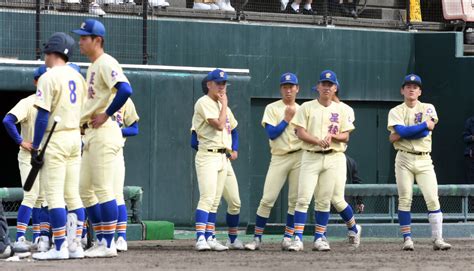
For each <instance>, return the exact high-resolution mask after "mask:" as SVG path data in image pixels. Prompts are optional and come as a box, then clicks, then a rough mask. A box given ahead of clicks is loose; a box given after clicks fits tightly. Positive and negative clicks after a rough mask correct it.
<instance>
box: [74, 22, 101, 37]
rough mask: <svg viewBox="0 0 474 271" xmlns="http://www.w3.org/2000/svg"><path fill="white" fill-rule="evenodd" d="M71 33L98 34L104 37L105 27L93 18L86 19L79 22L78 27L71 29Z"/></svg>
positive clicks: (80, 34)
mask: <svg viewBox="0 0 474 271" xmlns="http://www.w3.org/2000/svg"><path fill="white" fill-rule="evenodd" d="M72 32H73V33H75V34H77V35H79V36H92V35H94V36H99V37H104V36H105V27H104V25H103V24H102V23H101V22H99V21H97V20H93V19H87V20H85V21H84V22H82V24H81V28H80V29H76V30H72Z"/></svg>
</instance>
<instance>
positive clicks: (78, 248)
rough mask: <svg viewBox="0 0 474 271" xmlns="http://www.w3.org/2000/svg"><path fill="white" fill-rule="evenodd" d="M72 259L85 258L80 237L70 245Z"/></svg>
mask: <svg viewBox="0 0 474 271" xmlns="http://www.w3.org/2000/svg"><path fill="white" fill-rule="evenodd" d="M68 249H69V258H70V259H82V258H84V249H83V248H82V245H81V241H80V240H79V238H75V239H74V240H73V241H72V242H71V243H69V246H68Z"/></svg>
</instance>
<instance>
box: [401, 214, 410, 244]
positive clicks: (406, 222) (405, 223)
mask: <svg viewBox="0 0 474 271" xmlns="http://www.w3.org/2000/svg"><path fill="white" fill-rule="evenodd" d="M398 222H399V223H400V231H401V233H402V235H403V239H405V238H407V237H410V238H411V213H410V212H406V211H400V210H398Z"/></svg>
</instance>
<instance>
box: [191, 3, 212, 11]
mask: <svg viewBox="0 0 474 271" xmlns="http://www.w3.org/2000/svg"><path fill="white" fill-rule="evenodd" d="M193 9H198V10H211V5H209V4H204V3H194V5H193Z"/></svg>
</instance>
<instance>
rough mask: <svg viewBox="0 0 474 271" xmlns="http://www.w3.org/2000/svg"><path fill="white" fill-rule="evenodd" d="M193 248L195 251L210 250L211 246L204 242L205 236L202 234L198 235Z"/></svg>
mask: <svg viewBox="0 0 474 271" xmlns="http://www.w3.org/2000/svg"><path fill="white" fill-rule="evenodd" d="M194 248H195V249H196V250H197V251H209V250H211V247H210V246H209V244H208V243H207V242H206V238H205V237H204V235H201V236H199V238H198V239H197V241H196V245H195V246H194Z"/></svg>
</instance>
